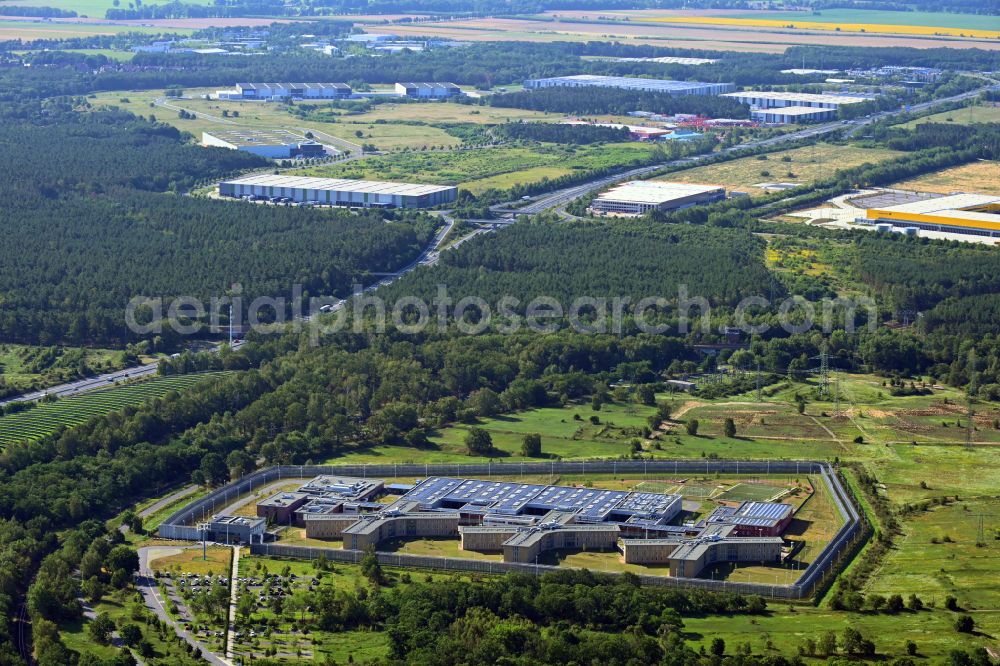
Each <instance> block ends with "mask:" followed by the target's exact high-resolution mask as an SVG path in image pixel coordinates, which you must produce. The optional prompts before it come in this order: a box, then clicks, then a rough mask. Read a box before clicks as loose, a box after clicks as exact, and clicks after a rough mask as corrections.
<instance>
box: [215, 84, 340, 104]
mask: <svg viewBox="0 0 1000 666" xmlns="http://www.w3.org/2000/svg"><path fill="white" fill-rule="evenodd" d="M352 93H353V91H352V90H351V86H349V85H347V84H346V83H237V84H236V86H235V88H234V89H232V90H218V91H216V93H215V96H216V98H218V99H221V100H256V101H264V102H270V101H280V100H287V99H317V100H318V99H346V98H348V97H350V96H351V94H352Z"/></svg>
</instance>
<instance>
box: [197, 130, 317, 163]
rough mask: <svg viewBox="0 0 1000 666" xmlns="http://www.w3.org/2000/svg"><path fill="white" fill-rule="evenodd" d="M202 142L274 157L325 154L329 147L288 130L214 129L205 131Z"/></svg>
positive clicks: (286, 157) (283, 157) (289, 157)
mask: <svg viewBox="0 0 1000 666" xmlns="http://www.w3.org/2000/svg"><path fill="white" fill-rule="evenodd" d="M201 145H203V146H216V147H218V148H228V149H230V150H242V151H244V152H247V153H253V154H254V155H260V156H261V157H267V158H270V159H273V160H282V159H291V158H294V157H301V158H306V157H323V156H324V155H326V148H325V147H324V146H323V144H320V143H316V142H315V141H311V140H308V139H304V138H303V137H301V136H297V135H295V134H292V133H291V132H286V131H285V130H252V129H238V130H214V131H212V132H202V133H201Z"/></svg>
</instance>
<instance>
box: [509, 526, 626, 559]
mask: <svg viewBox="0 0 1000 666" xmlns="http://www.w3.org/2000/svg"><path fill="white" fill-rule="evenodd" d="M618 536H619V530H618V526H617V525H613V524H607V523H605V524H600V525H578V524H568V525H558V524H556V525H553V524H547V523H543V524H541V525H537V526H535V527H529V528H527V529H522V530H519V531H518V532H517V533H516V534H514V535H513V536H512V537H510V538H509V539H507V540H506V541H505V542H504V544H503V561H504V562H520V563H534V562H537V561H538V558H539V557H540V556H541V554H542V553H544V552H546V551H550V550H561V549H567V550H614V549H615V547H616V544H617V543H618Z"/></svg>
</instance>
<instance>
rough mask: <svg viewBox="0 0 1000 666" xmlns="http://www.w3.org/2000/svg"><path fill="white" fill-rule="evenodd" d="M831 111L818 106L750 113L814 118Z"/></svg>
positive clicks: (781, 108)
mask: <svg viewBox="0 0 1000 666" xmlns="http://www.w3.org/2000/svg"><path fill="white" fill-rule="evenodd" d="M833 111H834V109H822V108H820V107H818V106H775V107H772V108H770V109H751V113H776V114H778V115H784V116H815V115H816V114H820V113H831V112H833Z"/></svg>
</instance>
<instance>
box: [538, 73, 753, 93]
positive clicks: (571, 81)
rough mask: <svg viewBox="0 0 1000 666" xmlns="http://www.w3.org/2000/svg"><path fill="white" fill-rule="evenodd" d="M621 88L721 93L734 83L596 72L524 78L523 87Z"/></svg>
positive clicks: (665, 91) (664, 91)
mask: <svg viewBox="0 0 1000 666" xmlns="http://www.w3.org/2000/svg"><path fill="white" fill-rule="evenodd" d="M559 86H563V87H571V88H583V87H588V86H594V87H598V88H621V89H622V90H642V91H645V92H658V93H667V94H669V95H721V94H722V93H727V92H730V91H732V90H736V84H734V83H705V82H703V81H670V80H668V79H640V78H634V77H628V76H598V75H596V74H576V75H573V76H554V77H552V78H547V79H527V80H526V81H525V82H524V87H525V88H554V87H559Z"/></svg>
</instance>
